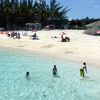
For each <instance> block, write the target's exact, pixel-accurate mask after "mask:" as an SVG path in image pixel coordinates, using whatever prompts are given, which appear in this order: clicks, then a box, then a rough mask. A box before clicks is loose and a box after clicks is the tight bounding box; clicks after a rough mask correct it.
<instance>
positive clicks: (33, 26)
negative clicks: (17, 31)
mask: <svg viewBox="0 0 100 100" xmlns="http://www.w3.org/2000/svg"><path fill="white" fill-rule="evenodd" d="M26 27H27V29H28V30H40V29H41V24H40V23H26Z"/></svg>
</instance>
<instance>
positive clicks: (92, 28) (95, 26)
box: [86, 20, 100, 35]
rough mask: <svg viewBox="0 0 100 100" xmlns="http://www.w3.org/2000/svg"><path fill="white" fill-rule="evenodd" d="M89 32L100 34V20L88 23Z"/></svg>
mask: <svg viewBox="0 0 100 100" xmlns="http://www.w3.org/2000/svg"><path fill="white" fill-rule="evenodd" d="M86 27H87V33H88V34H92V35H100V20H99V21H96V22H93V23H90V24H88V25H86Z"/></svg>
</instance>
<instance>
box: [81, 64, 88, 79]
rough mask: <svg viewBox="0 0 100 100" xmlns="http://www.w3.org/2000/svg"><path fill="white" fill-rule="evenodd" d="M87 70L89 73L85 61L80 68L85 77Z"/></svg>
mask: <svg viewBox="0 0 100 100" xmlns="http://www.w3.org/2000/svg"><path fill="white" fill-rule="evenodd" d="M85 72H86V73H87V66H86V62H83V67H81V68H80V76H82V77H85Z"/></svg>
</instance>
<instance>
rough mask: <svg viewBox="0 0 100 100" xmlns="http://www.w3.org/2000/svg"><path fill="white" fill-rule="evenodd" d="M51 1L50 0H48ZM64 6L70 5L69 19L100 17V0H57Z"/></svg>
mask: <svg viewBox="0 0 100 100" xmlns="http://www.w3.org/2000/svg"><path fill="white" fill-rule="evenodd" d="M48 1H50V0H48ZM57 1H58V2H60V4H61V5H63V6H64V7H66V6H68V8H69V9H70V11H69V12H68V13H67V16H68V18H69V19H77V18H78V19H82V18H86V17H89V18H100V0H57Z"/></svg>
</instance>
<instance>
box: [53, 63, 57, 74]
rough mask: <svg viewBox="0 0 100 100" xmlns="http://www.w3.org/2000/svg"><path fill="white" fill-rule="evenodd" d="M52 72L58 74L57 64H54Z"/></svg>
mask: <svg viewBox="0 0 100 100" xmlns="http://www.w3.org/2000/svg"><path fill="white" fill-rule="evenodd" d="M52 73H53V75H57V67H56V65H54V67H53V70H52Z"/></svg>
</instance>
